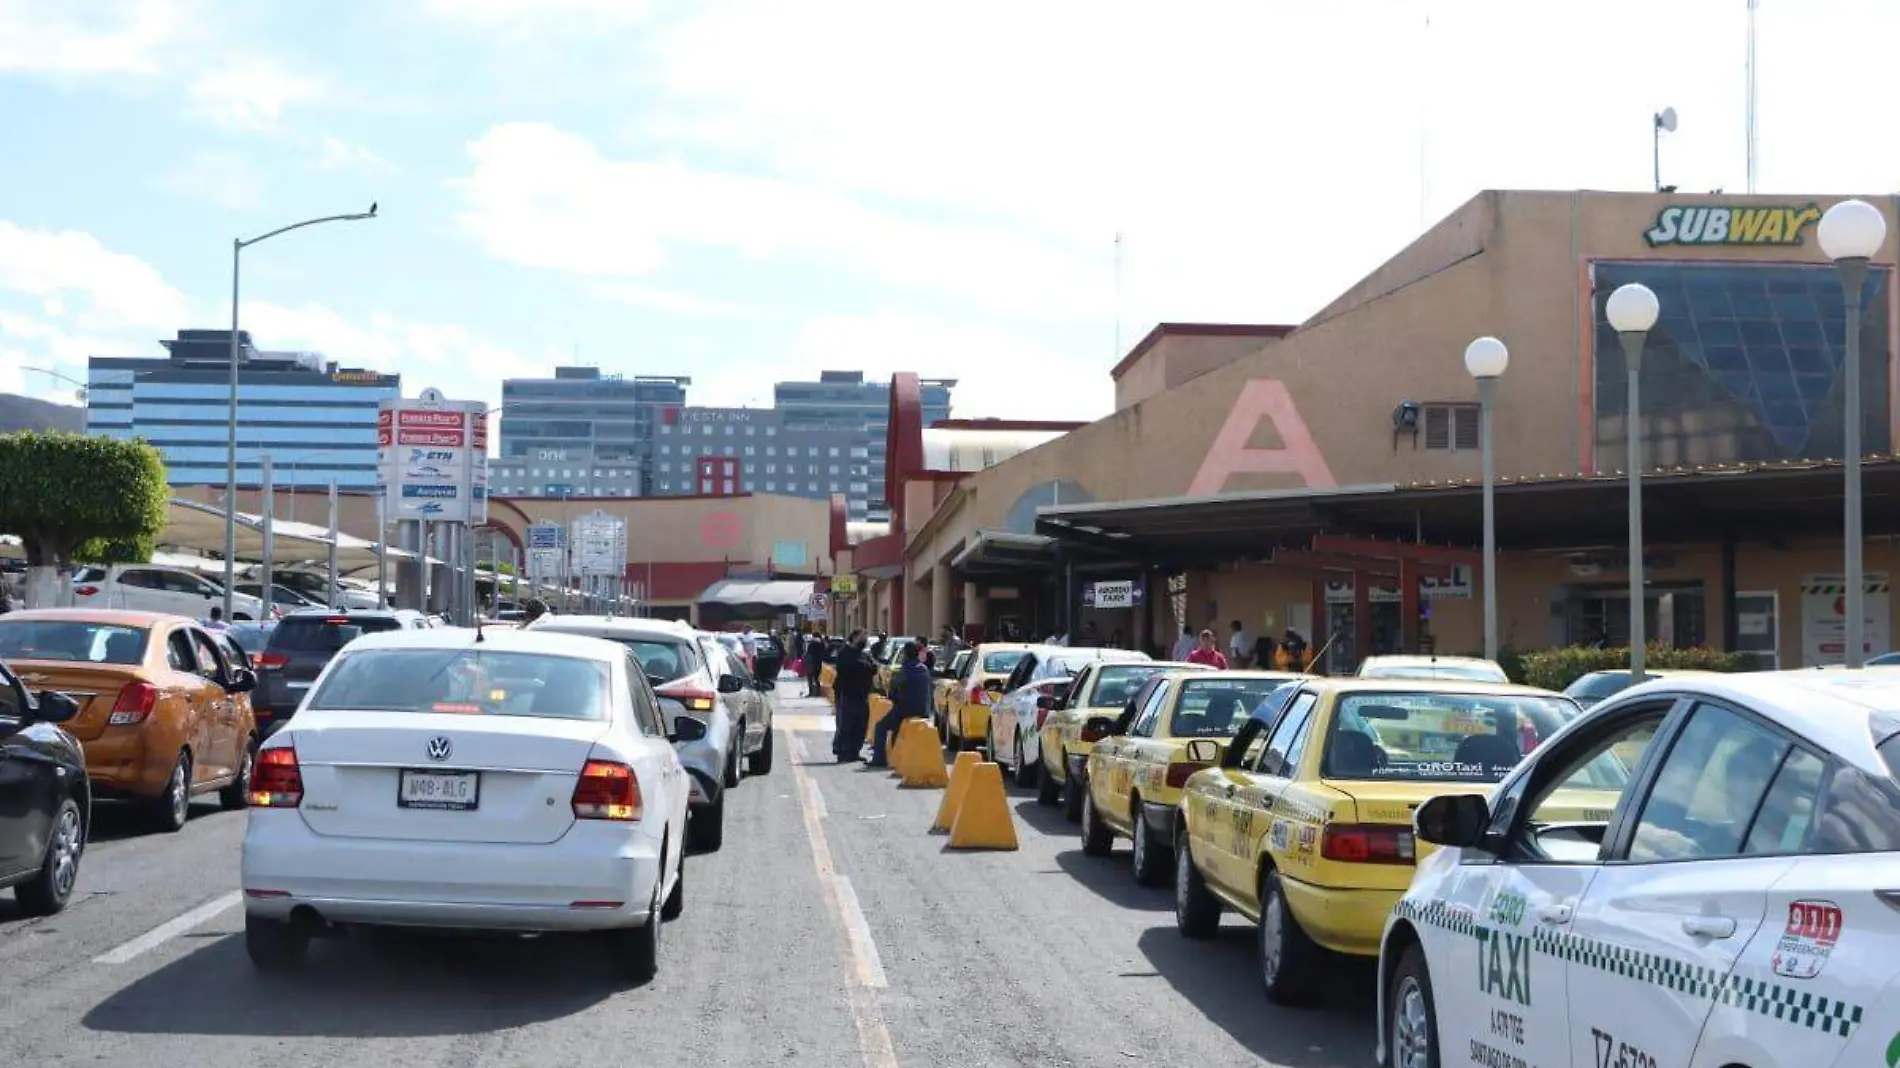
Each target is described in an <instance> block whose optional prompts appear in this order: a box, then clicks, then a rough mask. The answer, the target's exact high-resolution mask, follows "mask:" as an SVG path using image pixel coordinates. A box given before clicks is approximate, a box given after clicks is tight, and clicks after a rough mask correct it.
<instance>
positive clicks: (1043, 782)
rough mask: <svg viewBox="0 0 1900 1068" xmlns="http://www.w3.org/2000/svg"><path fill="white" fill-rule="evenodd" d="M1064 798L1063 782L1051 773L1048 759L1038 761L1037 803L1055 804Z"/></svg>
mask: <svg viewBox="0 0 1900 1068" xmlns="http://www.w3.org/2000/svg"><path fill="white" fill-rule="evenodd" d="M1061 800H1062V784H1061V783H1059V782H1057V781H1056V778H1055V776H1053V775H1051V774H1049V762H1048V761H1047V760H1038V761H1036V804H1038V805H1054V804H1055V803H1056V802H1058V801H1061Z"/></svg>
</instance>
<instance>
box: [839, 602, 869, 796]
mask: <svg viewBox="0 0 1900 1068" xmlns="http://www.w3.org/2000/svg"><path fill="white" fill-rule="evenodd" d="M866 644H867V642H866V635H865V633H864V632H863V631H861V630H854V631H852V632H851V636H850V637H849V638H848V639H846V641H845V643H844V644H843V645H841V646H839V647H838V659H837V664H836V667H837V674H836V675H835V676H834V677H833V678H832V681H831V689H832V692H833V693H834V694H836V695H837V697H838V710H837V712H838V715H837V733H835V734H834V735H832V739H831V747H832V753H833V755H835V756H836V757H837V758H838V763H840V764H848V763H851V762H853V761H858V760H863V759H864V733H865V731H866V730H867V729H868V728H869V727H870V725H871V687H872V685H873V683H875V682H876V681H877V668H876V666H875V665H873V664H872V663H871V654H870V651H869V650H868V649H866V648H865V646H866Z"/></svg>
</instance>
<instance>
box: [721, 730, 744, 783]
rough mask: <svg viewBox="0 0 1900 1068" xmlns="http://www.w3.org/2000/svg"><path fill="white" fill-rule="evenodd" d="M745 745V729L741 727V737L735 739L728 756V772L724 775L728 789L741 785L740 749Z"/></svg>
mask: <svg viewBox="0 0 1900 1068" xmlns="http://www.w3.org/2000/svg"><path fill="white" fill-rule="evenodd" d="M744 746H745V729H744V728H740V730H739V737H738V739H736V740H735V741H734V743H733V746H732V750H731V753H730V755H729V756H727V757H726V773H725V775H724V776H723V777H722V778H723V781H724V782H725V784H726V789H728V790H730V789H732V788H733V787H735V786H737V785H739V780H740V778H741V777H742V775H741V772H740V771H739V750H740V749H741V748H743V747H744Z"/></svg>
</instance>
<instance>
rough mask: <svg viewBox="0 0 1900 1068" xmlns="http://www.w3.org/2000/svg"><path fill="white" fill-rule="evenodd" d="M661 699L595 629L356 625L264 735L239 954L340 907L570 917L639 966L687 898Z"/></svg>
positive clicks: (647, 975)
mask: <svg viewBox="0 0 1900 1068" xmlns="http://www.w3.org/2000/svg"><path fill="white" fill-rule="evenodd" d="M660 704H661V699H660V697H659V696H658V695H657V694H655V693H654V691H653V688H652V686H651V685H650V684H649V683H648V681H647V678H646V674H645V671H644V669H643V667H642V665H641V663H640V661H639V660H637V659H636V658H635V657H634V655H633V653H632V651H631V650H629V649H628V648H626V647H625V646H623V645H619V644H616V643H613V642H608V641H603V640H599V639H593V638H586V637H582V636H578V635H572V634H552V633H548V632H544V631H536V630H525V631H493V632H486V633H478V632H476V631H474V630H472V629H471V630H398V631H390V632H385V633H380V634H372V635H369V636H366V637H364V638H362V639H360V640H358V641H356V642H354V643H352V644H351V645H350V646H349V648H347V649H345V650H344V651H343V652H342V653H341V654H340V655H338V656H337V657H336V659H335V660H333V661H331V663H330V666H329V667H327V668H326V669H325V670H324V672H323V674H322V676H321V677H319V678H318V680H317V684H316V687H315V688H314V689H313V690H312V691H311V693H310V698H309V700H308V701H307V702H305V704H304V707H303V708H302V709H301V710H300V711H299V713H298V717H297V719H296V720H294V721H292V722H291V723H290V724H289V725H288V726H287V727H285V729H283V730H281V731H279V732H278V733H277V734H275V735H273V736H272V737H271V739H270V740H269V741H267V742H266V743H265V744H264V747H263V749H262V750H260V751H259V753H258V767H259V774H258V776H257V780H256V783H255V786H254V790H253V794H254V807H253V810H252V813H251V819H250V824H249V827H248V829H247V830H246V832H245V835H244V846H243V854H242V862H241V873H240V880H241V884H242V887H243V890H244V944H245V949H246V951H247V952H248V953H249V955H250V958H251V961H252V963H253V964H254V965H256V966H257V967H258V968H260V969H279V968H285V967H289V966H291V965H294V964H296V963H297V962H298V961H299V960H301V959H302V957H303V956H304V954H305V953H306V952H307V950H308V947H309V943H310V939H311V936H312V935H314V934H318V933H322V932H324V931H327V930H329V929H331V928H333V927H336V926H339V925H340V926H345V927H347V926H350V925H357V924H362V925H372V926H373V925H382V924H390V925H397V926H426V927H436V928H461V929H475V930H500V931H510V932H545V931H570V932H573V931H579V932H591V933H593V934H595V935H596V936H597V937H598V939H599V941H600V943H601V947H602V948H603V949H604V950H605V951H606V953H607V956H608V959H609V960H610V961H611V962H612V964H613V965H614V967H615V968H616V969H617V970H618V971H620V973H621V974H623V975H625V976H626V977H628V978H630V979H633V980H635V981H638V982H644V981H646V980H648V979H651V978H652V977H653V975H654V973H655V971H656V970H657V968H658V964H659V961H658V955H659V943H660V933H659V929H660V924H661V922H662V921H663V920H670V919H672V918H674V917H675V916H678V915H679V914H680V912H681V910H682V908H683V906H684V902H685V896H684V895H685V882H684V877H685V867H684V865H683V863H682V857H683V856H684V855H685V847H686V833H687V830H686V829H687V823H688V817H687V783H686V774H685V772H684V770H683V769H682V768H681V766H680V762H679V758H678V757H677V756H676V755H675V753H674V749H673V744H672V739H671V738H669V736H668V734H667V729H666V723H665V721H664V719H663V717H662V712H661V709H660ZM550 799H554V800H552V801H550ZM561 800H564V801H565V802H566V803H565V804H562V803H559V801H561Z"/></svg>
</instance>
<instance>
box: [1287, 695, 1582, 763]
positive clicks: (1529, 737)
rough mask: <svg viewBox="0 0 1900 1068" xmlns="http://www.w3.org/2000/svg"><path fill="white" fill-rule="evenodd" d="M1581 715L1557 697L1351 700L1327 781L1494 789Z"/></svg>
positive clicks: (1333, 730)
mask: <svg viewBox="0 0 1900 1068" xmlns="http://www.w3.org/2000/svg"><path fill="white" fill-rule="evenodd" d="M1576 715H1577V706H1576V705H1575V704H1573V703H1572V702H1570V701H1567V700H1564V699H1562V698H1555V697H1531V696H1521V697H1520V696H1515V695H1511V696H1507V695H1502V694H1458V693H1351V694H1347V695H1345V696H1343V697H1341V698H1340V699H1339V703H1338V705H1337V706H1336V707H1335V709H1334V711H1333V717H1332V722H1331V724H1329V725H1328V727H1327V738H1326V756H1325V759H1324V762H1323V763H1322V764H1321V767H1320V774H1321V775H1322V776H1323V777H1325V778H1329V779H1378V780H1382V781H1396V782H1458V783H1494V782H1497V781H1498V780H1500V779H1502V778H1504V776H1505V775H1506V774H1507V773H1509V772H1510V770H1511V769H1512V768H1514V767H1516V766H1517V764H1518V762H1519V761H1520V760H1522V759H1524V756H1525V754H1527V753H1529V752H1530V751H1531V750H1533V749H1535V748H1537V746H1538V745H1540V744H1542V743H1543V741H1544V739H1546V738H1549V737H1550V736H1551V735H1552V734H1554V733H1556V731H1557V729H1558V728H1559V727H1561V726H1563V725H1564V724H1565V723H1567V722H1569V720H1571V719H1572V718H1573V717H1575V716H1576ZM1592 770H1593V771H1595V770H1597V769H1592ZM1593 785H1595V784H1594V783H1593Z"/></svg>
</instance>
